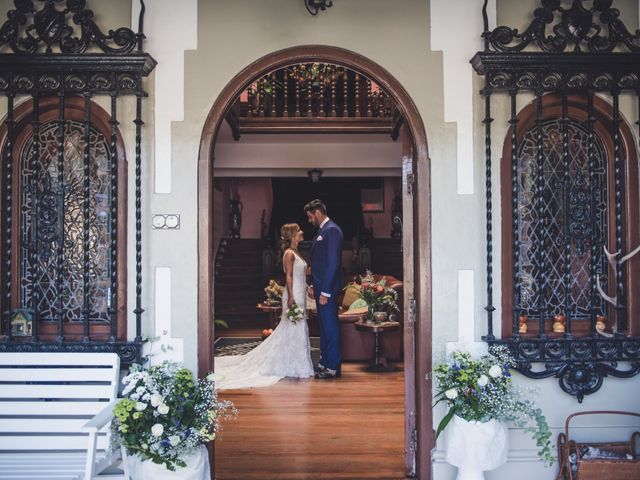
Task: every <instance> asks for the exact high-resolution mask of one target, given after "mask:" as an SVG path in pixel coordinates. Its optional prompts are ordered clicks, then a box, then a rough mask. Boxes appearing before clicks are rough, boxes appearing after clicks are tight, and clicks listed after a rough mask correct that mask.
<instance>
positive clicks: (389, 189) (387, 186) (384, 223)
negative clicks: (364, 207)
mask: <svg viewBox="0 0 640 480" xmlns="http://www.w3.org/2000/svg"><path fill="white" fill-rule="evenodd" d="M396 191H399V192H400V193H402V185H401V183H400V178H399V177H385V179H384V212H381V213H365V214H364V225H365V227H367V228H369V226H370V225H373V236H374V237H375V238H390V236H391V205H392V204H393V197H394V196H395V192H396ZM370 221H371V224H370V223H369V222H370Z"/></svg>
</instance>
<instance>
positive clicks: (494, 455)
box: [445, 415, 509, 480]
mask: <svg viewBox="0 0 640 480" xmlns="http://www.w3.org/2000/svg"><path fill="white" fill-rule="evenodd" d="M445 433H446V436H445V448H446V456H445V460H446V461H447V463H450V464H451V465H454V466H456V467H458V477H457V480H484V478H485V477H484V471H486V470H493V469H494V468H498V467H499V466H500V465H502V464H503V463H505V462H506V461H507V452H508V450H509V430H507V426H506V425H505V424H504V423H502V422H499V421H497V420H490V421H488V422H485V423H482V422H474V421H471V422H468V421H466V420H464V419H463V418H460V417H458V416H457V415H454V416H453V418H452V419H451V422H449V425H447V428H446V432H445Z"/></svg>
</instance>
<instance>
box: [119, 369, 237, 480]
mask: <svg viewBox="0 0 640 480" xmlns="http://www.w3.org/2000/svg"><path fill="white" fill-rule="evenodd" d="M215 380H216V376H215V374H210V375H209V376H207V377H206V378H203V379H200V380H195V379H194V378H193V375H192V373H191V371H190V370H188V369H186V368H184V367H183V366H181V365H180V364H178V363H175V362H168V361H165V362H164V363H162V364H160V365H156V366H152V367H149V368H146V369H145V368H143V367H141V366H140V365H136V364H134V365H133V366H132V367H131V370H130V373H129V374H128V375H127V376H125V377H124V379H123V380H122V382H123V383H124V385H125V387H124V390H123V392H122V393H123V395H124V398H123V399H122V400H120V401H119V402H118V403H117V404H116V406H115V407H114V417H115V418H114V420H113V421H112V422H111V432H112V448H120V447H122V448H124V450H125V452H126V454H127V459H126V461H127V462H128V465H129V469H130V473H131V476H132V478H134V479H137V478H140V479H143V478H145V479H146V478H152V477H153V476H155V477H156V478H157V475H158V474H159V473H161V474H162V475H163V476H162V478H165V476H167V475H171V472H174V474H175V478H180V479H183V478H208V476H203V472H205V471H206V470H208V459H207V457H208V455H207V452H206V448H205V446H204V445H205V444H206V443H208V442H210V441H212V440H213V439H215V437H216V433H217V432H218V431H219V430H220V422H221V420H222V419H225V418H229V417H230V416H232V415H235V414H236V413H237V412H236V410H235V408H234V407H233V405H232V404H231V402H228V401H222V400H219V399H218V397H217V394H216V391H215V388H214V384H215Z"/></svg>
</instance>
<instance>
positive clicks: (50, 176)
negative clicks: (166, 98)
mask: <svg viewBox="0 0 640 480" xmlns="http://www.w3.org/2000/svg"><path fill="white" fill-rule="evenodd" d="M96 3H97V2H96ZM140 4H141V10H140V17H139V23H138V32H134V31H133V30H132V29H130V28H126V27H122V28H117V29H114V30H108V32H107V33H103V30H102V29H101V28H100V27H99V26H98V25H97V24H96V22H95V21H94V13H93V11H91V10H89V9H88V8H86V2H85V1H84V0H81V1H78V0H66V1H65V0H41V1H40V2H37V5H35V4H34V3H33V2H30V1H25V2H15V8H14V9H13V10H10V11H9V12H8V13H7V15H6V18H7V20H6V21H5V22H4V24H2V26H0V52H1V53H0V93H2V94H4V95H5V96H6V101H7V104H6V105H7V117H6V121H5V124H4V132H5V135H6V136H5V138H6V140H5V142H4V144H3V146H4V149H3V152H2V175H1V176H2V181H1V186H2V195H1V199H0V203H2V214H1V220H2V226H1V232H2V237H1V243H0V248H1V252H2V253H1V255H0V258H1V259H2V260H1V265H0V272H1V278H0V281H1V287H2V295H0V305H1V311H2V323H1V327H2V331H1V332H2V335H1V341H0V351H34V350H35V351H94V352H97V351H112V352H117V353H118V354H120V356H121V357H122V360H123V363H125V364H126V363H130V362H132V361H136V360H139V359H140V348H141V342H142V329H141V326H142V314H143V312H144V309H143V307H142V188H141V187H142V182H141V177H142V154H141V144H142V127H143V125H144V122H143V120H142V100H143V98H144V97H146V96H147V93H146V92H145V90H144V88H143V79H144V77H146V76H147V75H149V73H151V71H152V70H153V68H154V67H155V65H156V61H155V60H154V59H153V58H152V57H151V56H150V55H149V54H147V53H145V52H144V50H143V41H144V34H143V19H144V13H145V5H144V2H143V0H140ZM100 95H103V96H108V98H109V100H110V112H109V113H108V114H106V115H107V116H108V117H109V118H107V119H103V120H102V121H103V123H104V125H106V126H104V125H103V127H100V128H97V127H96V124H95V123H94V118H93V117H92V112H93V110H92V109H93V108H94V102H93V98H94V97H96V96H100ZM124 96H133V97H134V98H135V102H136V106H135V107H136V108H135V118H134V119H133V124H134V125H135V266H136V267H135V269H136V271H135V305H136V306H135V309H134V311H133V313H134V315H135V322H136V325H135V332H136V334H135V338H134V339H133V340H128V339H127V331H126V318H125V316H124V315H126V314H125V313H124V311H123V312H120V311H119V309H120V308H121V305H122V309H124V308H125V306H124V305H125V303H124V300H123V296H124V295H121V294H119V292H122V293H124V292H126V288H125V286H124V285H123V282H124V280H125V279H126V273H123V274H121V272H124V269H125V268H126V264H125V257H126V256H124V253H126V245H125V243H126V242H124V241H122V239H119V236H121V231H122V230H123V229H119V225H120V224H119V218H126V215H123V210H121V207H122V206H124V205H125V203H124V202H123V201H122V200H121V197H122V196H124V195H125V193H126V192H125V191H120V189H119V182H120V179H121V177H123V178H126V175H127V172H125V171H120V170H119V162H118V159H119V153H118V152H119V149H120V148H121V146H120V142H121V140H120V136H119V132H118V128H119V125H120V122H121V120H120V119H119V118H118V115H117V105H118V99H119V98H120V97H124ZM25 97H26V98H27V100H30V102H21V103H22V105H25V104H29V105H30V104H32V105H33V109H32V111H30V112H26V113H25V112H24V111H21V110H19V109H16V108H15V105H16V104H17V103H18V101H21V100H23V99H24V98H25ZM52 100H53V103H55V105H56V107H54V108H57V113H58V115H57V118H56V119H54V120H51V116H50V115H49V116H47V117H44V116H42V115H41V108H44V107H43V105H49V106H50V105H51V104H52ZM67 103H69V104H70V103H75V105H76V107H77V106H78V104H80V105H81V106H80V107H79V108H80V109H81V110H82V112H83V113H82V114H81V115H80V117H79V118H75V117H77V116H78V115H76V116H75V117H74V118H67V117H66V115H67V109H66V107H65V105H66V104H67ZM22 105H21V107H22ZM21 107H20V108H21ZM49 113H50V112H49ZM19 115H22V117H20V118H18V116H19ZM20 122H22V123H20ZM27 123H28V126H29V127H30V130H28V132H27V133H28V134H29V135H30V137H29V138H28V140H27V141H26V142H25V143H24V146H23V147H22V149H21V150H20V152H21V153H20V152H18V153H17V154H16V152H15V151H14V150H15V147H16V146H17V142H18V135H20V134H21V133H24V132H25V131H27V130H26V129H25V126H26V125H27ZM18 128H20V129H22V130H21V131H18ZM14 156H16V157H17V158H14ZM123 165H126V163H123ZM125 184H126V183H123V185H125ZM121 226H124V225H121ZM16 230H18V231H16ZM119 232H120V233H119ZM118 252H124V253H122V254H121V255H119V253H118ZM96 326H100V328H101V330H100V332H102V333H101V334H100V335H97V334H96V331H97V330H95V329H94V327H96ZM69 327H74V328H75V329H70V328H69ZM52 332H53V333H52ZM52 337H53V338H52Z"/></svg>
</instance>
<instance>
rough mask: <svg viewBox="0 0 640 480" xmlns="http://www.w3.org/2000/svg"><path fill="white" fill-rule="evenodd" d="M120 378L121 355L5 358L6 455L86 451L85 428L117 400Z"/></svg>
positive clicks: (1, 363)
mask: <svg viewBox="0 0 640 480" xmlns="http://www.w3.org/2000/svg"><path fill="white" fill-rule="evenodd" d="M119 373H120V359H119V357H118V355H117V354H115V353H35V352H29V353H0V451H7V450H8V451H34V450H83V449H86V448H87V440H86V438H87V437H86V434H82V433H81V432H80V428H81V427H82V426H83V425H84V424H85V423H86V422H87V420H89V419H90V418H92V417H93V416H94V415H95V414H97V413H98V412H100V411H101V410H102V409H103V408H104V407H105V406H106V405H107V404H108V402H110V401H111V400H113V399H115V398H116V396H117V393H118V376H119ZM107 443H108V438H107V435H106V434H103V435H100V436H99V437H98V449H99V450H103V449H105V448H106V447H107V446H108V445H107Z"/></svg>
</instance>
